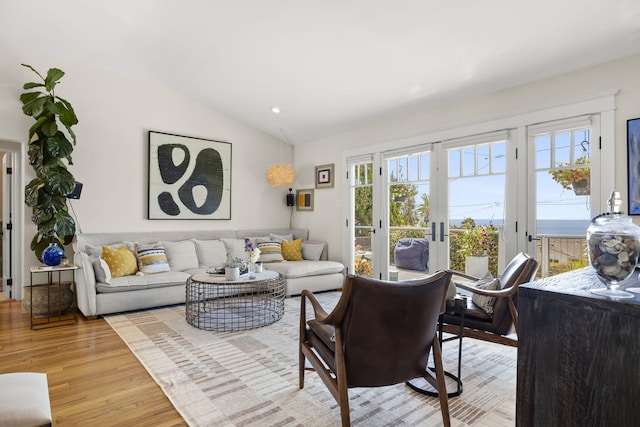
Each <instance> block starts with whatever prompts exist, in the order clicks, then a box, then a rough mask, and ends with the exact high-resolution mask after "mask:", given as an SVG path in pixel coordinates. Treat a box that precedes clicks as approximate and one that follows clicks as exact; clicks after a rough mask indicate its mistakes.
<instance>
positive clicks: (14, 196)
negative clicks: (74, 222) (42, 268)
mask: <svg viewBox="0 0 640 427" xmlns="http://www.w3.org/2000/svg"><path fill="white" fill-rule="evenodd" d="M25 150H26V148H25V144H22V143H20V142H17V141H10V140H4V139H0V151H2V152H4V153H7V154H11V157H12V166H11V167H12V178H11V200H6V199H7V197H6V195H4V191H3V203H2V209H3V218H2V228H3V230H4V231H6V230H7V224H8V219H9V209H10V208H12V210H13V212H12V213H11V222H12V230H11V231H12V233H11V234H12V237H11V248H10V249H9V250H10V251H11V265H9V264H8V261H7V260H6V254H7V252H8V251H5V252H4V255H3V263H4V265H3V276H6V275H7V273H8V272H9V271H10V272H11V276H12V277H11V279H12V283H13V285H12V289H11V291H12V298H13V299H15V300H21V299H22V288H23V286H24V277H25V275H24V254H25V252H26V249H25V244H24V243H25V240H24V223H25V209H24V192H23V188H24V185H23V183H24V165H25V164H26V160H25V159H26V153H25ZM1 173H2V174H3V176H6V170H2V171H1ZM5 179H6V178H5ZM3 190H4V189H3ZM5 201H6V202H7V203H5ZM8 236H9V233H6V232H5V233H4V237H3V239H2V240H3V241H2V244H3V245H5V246H4V248H7V247H8V246H7V245H8V242H7V244H5V240H6V239H8ZM4 278H5V277H3V280H2V291H3V292H4V295H5V297H7V298H8V293H9V292H8V287H7V284H6V282H5V280H4Z"/></svg>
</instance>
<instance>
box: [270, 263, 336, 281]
mask: <svg viewBox="0 0 640 427" xmlns="http://www.w3.org/2000/svg"><path fill="white" fill-rule="evenodd" d="M264 267H265V268H266V269H267V270H272V271H276V272H278V273H280V274H281V275H282V277H284V278H285V279H295V278H297V277H306V276H320V275H323V274H335V273H341V272H342V270H343V269H344V266H343V265H342V264H340V263H339V262H335V261H285V262H279V263H275V264H274V263H271V264H265V266H264Z"/></svg>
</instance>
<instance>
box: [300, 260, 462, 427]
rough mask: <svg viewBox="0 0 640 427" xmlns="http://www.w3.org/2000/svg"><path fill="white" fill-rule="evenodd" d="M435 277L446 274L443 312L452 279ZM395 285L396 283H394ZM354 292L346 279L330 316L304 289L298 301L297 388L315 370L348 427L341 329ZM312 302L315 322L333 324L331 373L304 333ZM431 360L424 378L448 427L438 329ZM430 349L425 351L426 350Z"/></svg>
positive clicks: (347, 394)
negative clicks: (308, 305)
mask: <svg viewBox="0 0 640 427" xmlns="http://www.w3.org/2000/svg"><path fill="white" fill-rule="evenodd" d="M436 275H448V276H449V278H448V280H447V285H445V287H444V289H443V299H442V309H441V311H443V310H444V306H445V304H444V303H445V298H446V288H447V286H448V283H449V281H450V280H451V274H450V273H449V272H439V273H436ZM396 283H397V282H396ZM352 289H353V282H352V281H351V280H349V278H348V279H347V280H346V281H345V286H344V287H343V291H342V292H343V295H342V297H341V299H340V301H339V302H338V305H337V306H336V307H335V309H334V310H333V311H332V312H331V313H327V312H326V311H325V310H324V309H323V308H322V306H321V305H320V303H319V301H318V300H317V299H316V297H315V296H314V295H313V293H311V292H310V291H308V290H303V291H302V295H301V302H300V337H299V341H300V345H299V386H300V389H302V388H304V374H305V370H310V371H315V372H316V373H317V374H318V376H319V377H320V378H321V379H322V381H323V382H324V384H325V385H326V386H327V388H328V389H329V391H330V392H331V395H332V396H333V397H334V399H336V401H337V402H338V404H339V406H340V416H341V421H342V426H343V427H346V426H350V425H351V420H350V410H349V393H348V388H349V385H348V384H347V380H346V378H347V371H346V366H345V358H344V338H343V330H342V322H343V320H344V318H345V314H346V313H347V310H348V303H349V300H350V298H351V292H352ZM307 300H308V301H309V302H310V303H311V306H312V308H313V311H314V314H315V320H317V321H319V322H321V323H323V324H327V325H332V326H333V327H334V328H335V353H334V355H335V360H334V366H335V367H336V372H333V371H332V370H331V369H329V368H328V366H327V365H326V364H325V363H324V362H323V361H322V360H321V358H320V357H319V356H318V354H317V353H316V352H315V351H314V350H313V348H312V347H311V346H310V344H309V343H308V342H307V336H306V334H307V333H306V330H307V325H306V321H307V317H306V302H307ZM433 334H434V337H433V344H432V349H433V360H434V364H435V368H434V370H435V372H433V371H432V370H431V369H428V368H426V367H425V372H424V375H423V378H424V379H425V380H426V381H427V382H428V383H429V384H430V385H431V386H432V387H434V389H436V390H438V396H439V401H440V408H441V413H442V420H443V423H444V425H445V426H447V427H448V426H450V425H451V422H450V414H449V403H448V398H447V390H446V383H445V376H444V368H443V365H442V352H441V349H440V343H439V341H438V338H437V328H435V325H434V330H433ZM429 350H430V349H425V351H429ZM305 359H306V360H308V361H309V363H310V364H311V367H307V366H305Z"/></svg>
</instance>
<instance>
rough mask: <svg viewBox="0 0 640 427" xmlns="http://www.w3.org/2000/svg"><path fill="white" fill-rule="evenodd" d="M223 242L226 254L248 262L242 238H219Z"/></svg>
mask: <svg viewBox="0 0 640 427" xmlns="http://www.w3.org/2000/svg"><path fill="white" fill-rule="evenodd" d="M220 240H222V243H224V247H225V248H226V250H227V255H231V256H232V257H234V258H239V259H241V260H243V261H247V262H249V254H248V253H247V251H245V247H244V239H220Z"/></svg>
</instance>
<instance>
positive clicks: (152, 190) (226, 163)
mask: <svg viewBox="0 0 640 427" xmlns="http://www.w3.org/2000/svg"><path fill="white" fill-rule="evenodd" d="M148 203H149V205H148V212H149V213H148V215H149V219H231V144H230V143H228V142H221V141H214V140H208V139H201V138H193V137H188V136H179V135H172V134H168V133H161V132H154V131H149V201H148Z"/></svg>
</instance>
